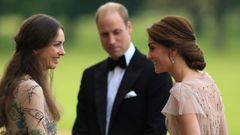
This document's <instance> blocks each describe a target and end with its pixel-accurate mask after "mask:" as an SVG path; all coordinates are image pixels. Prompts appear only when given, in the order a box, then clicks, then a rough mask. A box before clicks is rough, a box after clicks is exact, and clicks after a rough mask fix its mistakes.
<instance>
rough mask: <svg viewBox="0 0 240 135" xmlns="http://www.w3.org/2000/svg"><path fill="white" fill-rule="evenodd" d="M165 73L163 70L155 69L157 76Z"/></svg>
mask: <svg viewBox="0 0 240 135" xmlns="http://www.w3.org/2000/svg"><path fill="white" fill-rule="evenodd" d="M162 72H163V71H161V70H157V69H155V73H156V74H160V73H162Z"/></svg>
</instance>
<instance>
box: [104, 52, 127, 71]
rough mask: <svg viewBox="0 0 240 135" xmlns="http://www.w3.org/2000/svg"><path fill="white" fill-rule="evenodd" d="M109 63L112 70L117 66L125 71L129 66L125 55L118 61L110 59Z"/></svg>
mask: <svg viewBox="0 0 240 135" xmlns="http://www.w3.org/2000/svg"><path fill="white" fill-rule="evenodd" d="M108 62H109V69H110V70H113V69H114V68H115V67H116V66H119V67H121V68H122V69H124V68H125V67H126V66H127V65H126V60H125V57H124V55H123V56H121V57H120V58H119V59H118V60H113V59H112V58H108Z"/></svg>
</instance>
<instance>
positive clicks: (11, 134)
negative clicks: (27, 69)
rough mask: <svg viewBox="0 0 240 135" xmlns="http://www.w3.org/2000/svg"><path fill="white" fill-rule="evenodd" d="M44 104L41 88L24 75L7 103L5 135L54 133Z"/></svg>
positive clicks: (54, 129) (52, 124)
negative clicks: (11, 98)
mask: <svg viewBox="0 0 240 135" xmlns="http://www.w3.org/2000/svg"><path fill="white" fill-rule="evenodd" d="M51 119H52V117H51V115H50V113H49V109H48V107H47V104H46V100H45V97H44V94H43V90H42V88H41V87H40V86H39V85H38V84H37V83H36V82H35V81H34V80H32V79H31V77H30V76H25V77H24V79H22V80H21V82H20V84H19V86H18V88H17V89H16V90H15V92H14V98H13V100H12V101H11V102H10V103H9V104H8V108H7V120H8V124H7V126H6V134H7V135H29V134H30V135H31V134H34V135H35V134H37V135H56V134H57V130H56V124H55V122H54V121H52V120H51Z"/></svg>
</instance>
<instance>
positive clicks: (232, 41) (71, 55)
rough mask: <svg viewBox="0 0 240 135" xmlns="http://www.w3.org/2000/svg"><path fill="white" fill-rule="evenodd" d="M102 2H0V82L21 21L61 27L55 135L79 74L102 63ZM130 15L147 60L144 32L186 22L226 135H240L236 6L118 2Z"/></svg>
mask: <svg viewBox="0 0 240 135" xmlns="http://www.w3.org/2000/svg"><path fill="white" fill-rule="evenodd" d="M105 2H107V1H106V0H51V1H50V0H22V1H19V0H0V77H1V76H2V74H3V72H4V69H5V67H6V65H7V63H8V60H9V58H10V57H11V56H12V54H13V52H14V41H13V37H14V36H15V34H16V32H17V31H18V29H19V27H20V25H21V23H22V21H23V20H24V19H25V18H26V17H29V16H30V15H33V14H35V13H45V14H49V15H52V16H54V17H56V18H57V19H58V20H60V21H61V22H62V23H63V25H64V27H65V36H66V42H65V50H66V55H65V57H63V58H62V59H61V62H60V64H59V65H58V67H57V69H56V70H55V71H54V84H53V90H54V94H55V97H56V100H57V102H58V104H59V106H60V108H61V110H62V118H61V120H60V121H59V122H58V134H59V135H70V134H71V128H72V125H73V122H74V119H75V116H76V104H77V94H78V90H79V86H80V79H81V76H82V72H83V70H84V69H85V68H87V67H89V66H90V65H92V64H94V63H96V62H98V61H100V60H102V59H104V58H105V57H107V54H106V53H105V52H104V51H103V49H102V47H101V44H100V40H99V37H98V33H97V29H96V26H95V10H96V9H97V7H98V6H100V5H101V4H103V3H105ZM115 2H120V3H122V4H124V5H125V6H126V7H127V8H128V9H129V13H130V17H131V21H132V23H133V33H132V39H133V42H134V43H135V45H136V46H137V47H138V48H139V49H140V50H141V51H142V52H143V53H145V54H147V51H148V48H147V34H146V28H147V27H148V26H150V25H151V24H152V23H154V22H156V21H158V20H160V19H161V18H162V17H164V16H166V15H180V16H184V17H187V18H188V19H189V20H190V21H191V22H192V24H193V26H194V29H195V31H196V34H197V37H198V40H197V42H198V44H199V46H200V47H201V48H202V49H203V51H204V54H205V59H206V61H207V67H206V71H207V72H209V74H211V75H212V77H213V78H214V80H215V81H216V83H217V84H218V87H219V89H220V91H221V94H222V98H223V101H224V104H225V113H226V117H227V122H228V128H229V135H239V134H240V106H239V103H240V85H239V84H240V71H239V70H240V61H239V58H240V45H239V43H240V26H239V22H240V1H239V0H116V1H115Z"/></svg>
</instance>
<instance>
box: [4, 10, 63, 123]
mask: <svg viewBox="0 0 240 135" xmlns="http://www.w3.org/2000/svg"><path fill="white" fill-rule="evenodd" d="M59 29H62V30H63V26H62V24H61V23H60V22H58V21H57V20H56V19H55V18H53V17H51V16H48V15H45V14H36V15H33V16H31V17H29V18H27V19H26V20H24V22H23V24H22V26H21V27H20V30H19V32H18V33H17V35H16V36H15V38H14V40H15V44H16V47H15V52H14V54H13V56H12V58H11V59H10V61H9V64H8V65H7V67H6V70H5V72H4V75H3V77H2V79H1V82H0V127H2V126H4V125H6V124H7V121H6V114H5V113H6V109H7V105H8V102H9V101H11V99H13V91H14V90H15V89H16V88H17V87H18V84H19V82H20V80H21V77H23V76H24V75H30V76H31V78H32V79H33V80H34V81H36V82H37V83H38V84H39V85H40V86H41V87H42V89H43V93H44V96H45V99H46V102H47V105H48V108H49V111H50V113H51V114H52V116H53V119H54V120H55V121H57V120H59V119H60V113H59V111H58V108H57V106H56V104H55V102H54V99H53V96H52V92H51V89H50V87H49V82H48V75H47V72H46V71H45V69H43V67H42V64H41V63H40V62H39V61H38V58H37V56H36V55H34V53H33V52H34V50H38V49H41V48H45V47H47V46H49V45H50V43H51V41H52V40H53V39H54V38H55V37H56V35H57V32H58V30H59Z"/></svg>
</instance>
